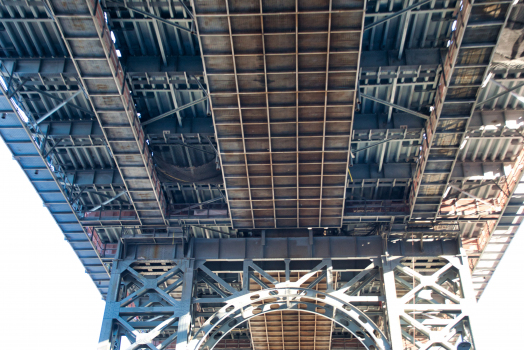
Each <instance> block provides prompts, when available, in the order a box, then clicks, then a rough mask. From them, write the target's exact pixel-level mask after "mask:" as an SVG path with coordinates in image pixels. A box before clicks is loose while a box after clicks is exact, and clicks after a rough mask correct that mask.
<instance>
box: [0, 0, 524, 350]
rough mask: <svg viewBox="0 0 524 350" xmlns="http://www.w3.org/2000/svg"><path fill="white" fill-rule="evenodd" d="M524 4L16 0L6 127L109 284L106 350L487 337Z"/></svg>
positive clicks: (70, 235) (507, 233)
mask: <svg viewBox="0 0 524 350" xmlns="http://www.w3.org/2000/svg"><path fill="white" fill-rule="evenodd" d="M522 16H524V10H523V6H522V5H521V4H520V3H519V1H515V0H503V1H490V0H475V1H473V0H428V1H426V0H424V1H420V2H416V1H413V0H405V1H404V0H376V1H375V0H369V1H363V0H350V1H348V0H319V1H310V0H242V1H240V0H192V1H183V0H180V1H171V0H159V1H145V2H144V1H135V0H128V1H106V0H100V1H93V0H65V1H64V0H61V1H58V0H37V1H26V2H21V1H13V0H3V1H2V2H1V3H0V90H1V92H2V94H1V96H0V136H1V137H2V139H3V140H4V141H5V143H6V144H7V146H8V147H9V149H10V150H11V152H12V153H13V157H14V159H16V160H17V161H18V163H19V164H20V166H21V167H22V169H23V170H24V172H25V174H26V175H27V177H28V178H29V180H30V181H31V182H32V184H33V186H34V187H35V190H37V191H38V193H39V194H40V196H41V198H42V201H43V203H44V205H45V206H46V207H47V208H48V209H49V211H50V213H51V214H52V215H53V217H54V218H55V220H56V222H57V224H58V225H59V227H60V228H61V230H62V231H63V233H64V236H65V239H66V240H67V241H68V242H69V243H70V244H71V246H72V247H73V249H74V250H75V252H76V253H77V255H78V257H79V259H80V260H81V261H82V263H83V264H84V266H85V268H86V272H87V273H88V274H89V275H90V276H91V278H92V279H93V281H94V282H95V285H96V286H97V288H98V289H99V291H100V293H101V295H102V297H103V298H105V299H106V300H107V303H108V304H107V305H108V307H107V310H106V316H105V317H106V318H105V320H104V326H103V331H102V337H101V343H100V347H101V348H103V349H117V348H118V346H119V341H120V338H121V336H123V335H124V336H127V337H128V338H130V339H131V341H132V342H133V343H134V345H133V346H132V348H140V347H146V348H147V347H149V348H152V349H155V348H156V349H168V348H170V347H171V348H172V347H173V346H175V345H174V344H176V346H177V347H180V348H184V349H188V350H197V349H200V348H206V347H207V348H209V349H211V348H213V347H216V348H217V349H228V350H230V349H233V348H235V349H239V348H241V349H246V350H247V349H250V350H331V349H333V350H342V349H343V350H353V349H362V347H365V348H368V349H372V348H373V347H374V348H376V349H388V348H391V349H393V350H398V349H401V348H405V349H430V348H439V347H444V348H448V349H451V348H453V347H454V346H456V345H457V344H458V343H459V342H463V343H464V346H467V343H468V342H472V341H473V339H472V333H471V329H472V322H473V320H471V319H470V317H469V315H470V312H471V308H472V307H473V304H474V300H475V298H479V297H480V295H481V294H482V291H483V290H484V288H485V286H486V285H487V283H488V282H489V280H490V278H491V276H492V274H493V272H494V271H495V269H496V268H497V266H498V263H499V261H500V259H501V258H502V256H503V255H504V252H505V250H506V248H507V247H508V245H509V244H510V243H511V240H512V238H513V237H514V235H515V234H516V232H517V228H518V227H519V225H520V224H521V222H522V217H523V216H522V211H523V210H524V206H523V205H522V193H521V192H522V191H521V187H522V186H521V185H522V184H523V181H524V180H523V179H522V174H523V169H524V147H523V146H524V142H523V135H524V134H523V130H524V122H523V120H524V119H523V118H524V108H523V106H522V104H523V103H524V102H523V101H524V98H522V94H523V93H524V85H523V83H522V80H523V79H524V78H523V77H522V73H523V67H524V64H523V63H524V62H521V56H522V52H523V49H522V47H521V44H522V39H520V38H521V36H522V25H521V23H522ZM370 262H371V265H370ZM470 271H471V277H470ZM256 295H258V297H256V298H255V296H256ZM322 296H323V297H322ZM251 297H253V299H251ZM359 298H360V299H359ZM230 307H232V309H231V308H230ZM326 317H327V318H326ZM175 340H176V341H175Z"/></svg>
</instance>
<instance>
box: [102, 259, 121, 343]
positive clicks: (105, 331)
mask: <svg viewBox="0 0 524 350" xmlns="http://www.w3.org/2000/svg"><path fill="white" fill-rule="evenodd" d="M118 265H119V261H118V260H115V261H114V262H113V267H112V269H111V280H110V281H109V289H108V292H107V298H106V307H105V309H104V318H103V321H102V329H101V330H100V337H99V339H98V346H97V350H118V349H120V339H118V336H117V337H116V338H115V337H114V335H115V333H116V334H118V333H119V332H118V329H117V330H116V332H115V328H118V326H117V325H115V324H114V310H115V305H116V304H117V302H116V301H117V299H118V291H119V286H120V273H121V271H120V269H119V266H118ZM117 307H118V305H117Z"/></svg>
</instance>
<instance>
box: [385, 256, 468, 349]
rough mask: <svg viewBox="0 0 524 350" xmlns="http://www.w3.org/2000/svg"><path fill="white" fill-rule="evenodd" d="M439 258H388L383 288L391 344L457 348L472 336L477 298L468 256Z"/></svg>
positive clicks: (402, 347)
mask: <svg viewBox="0 0 524 350" xmlns="http://www.w3.org/2000/svg"><path fill="white" fill-rule="evenodd" d="M435 260H436V261H431V259H430V260H429V261H428V260H426V261H424V262H421V261H418V262H417V261H414V259H409V258H407V259H406V258H404V259H401V258H395V259H391V260H389V261H386V260H384V263H383V266H384V287H385V290H386V295H387V298H386V299H387V300H386V303H387V313H388V320H389V327H390V328H391V329H394V328H397V329H398V328H400V329H401V331H400V332H391V337H392V338H391V341H392V344H393V348H394V349H395V348H396V347H395V346H397V347H398V348H399V349H418V350H420V349H423V350H426V349H442V348H444V349H449V350H451V349H456V348H457V344H458V343H460V342H462V340H463V339H466V340H470V341H471V339H472V334H471V329H470V327H471V321H470V319H469V316H470V312H471V310H472V307H474V305H475V297H474V295H473V289H472V286H471V276H470V272H469V268H468V263H467V258H466V257H465V256H460V257H456V256H444V257H441V259H435Z"/></svg>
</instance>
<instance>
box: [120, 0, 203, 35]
mask: <svg viewBox="0 0 524 350" xmlns="http://www.w3.org/2000/svg"><path fill="white" fill-rule="evenodd" d="M110 2H111V3H113V4H118V5H121V6H123V7H125V8H126V9H128V10H129V11H133V12H136V13H140V14H141V15H143V16H146V17H149V18H152V19H155V20H157V21H159V22H162V23H164V24H167V25H170V26H173V27H175V28H177V29H180V30H182V31H184V32H188V33H191V34H196V32H195V31H193V30H191V29H189V28H186V27H182V26H181V25H178V24H176V23H173V22H171V21H168V20H167V19H164V18H162V17H158V16H155V15H154V14H152V13H149V12H146V11H142V10H139V9H136V8H134V7H129V6H127V4H125V3H124V4H122V3H121V2H118V1H110Z"/></svg>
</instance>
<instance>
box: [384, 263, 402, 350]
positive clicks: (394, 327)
mask: <svg viewBox="0 0 524 350" xmlns="http://www.w3.org/2000/svg"><path fill="white" fill-rule="evenodd" d="M397 264H398V260H390V259H389V258H388V256H386V255H383V256H382V277H383V281H384V295H385V296H386V313H387V320H388V325H389V337H390V338H389V340H390V343H391V350H403V347H402V329H401V328H400V310H399V303H398V301H397V290H396V288H395V266H396V265H397Z"/></svg>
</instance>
